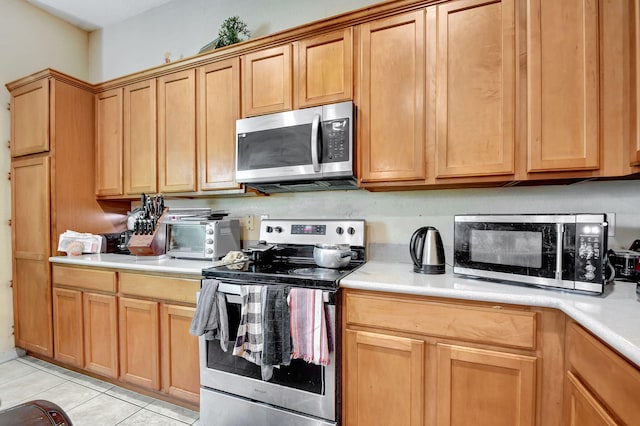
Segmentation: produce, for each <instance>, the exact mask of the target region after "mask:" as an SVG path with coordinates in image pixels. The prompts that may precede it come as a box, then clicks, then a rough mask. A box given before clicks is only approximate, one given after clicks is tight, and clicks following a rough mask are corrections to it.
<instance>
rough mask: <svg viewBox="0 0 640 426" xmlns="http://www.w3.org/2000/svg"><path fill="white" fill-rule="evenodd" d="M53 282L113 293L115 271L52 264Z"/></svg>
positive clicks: (114, 288) (114, 290)
mask: <svg viewBox="0 0 640 426" xmlns="http://www.w3.org/2000/svg"><path fill="white" fill-rule="evenodd" d="M53 283H54V285H64V286H67V287H78V288H82V289H86V290H96V291H106V292H109V293H115V292H116V273H115V272H114V271H101V270H97V269H95V270H94V269H80V268H70V267H66V266H54V267H53Z"/></svg>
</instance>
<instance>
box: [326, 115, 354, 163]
mask: <svg viewBox="0 0 640 426" xmlns="http://www.w3.org/2000/svg"><path fill="white" fill-rule="evenodd" d="M349 129H350V123H349V119H348V118H341V119H337V120H330V121H323V122H322V162H323V163H333V162H339V161H349V140H350V138H349V133H350V130H349Z"/></svg>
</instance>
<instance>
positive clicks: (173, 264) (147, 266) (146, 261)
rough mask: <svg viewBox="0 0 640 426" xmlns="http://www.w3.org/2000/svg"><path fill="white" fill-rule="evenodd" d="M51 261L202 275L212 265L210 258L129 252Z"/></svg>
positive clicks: (60, 258)
mask: <svg viewBox="0 0 640 426" xmlns="http://www.w3.org/2000/svg"><path fill="white" fill-rule="evenodd" d="M49 262H51V263H58V264H66V265H77V266H87V267H93V268H113V269H126V270H132V271H140V272H151V273H165V274H176V275H190V276H195V277H201V276H202V269H203V268H208V267H210V266H212V262H211V261H210V260H187V259H174V258H172V257H169V256H132V255H128V254H113V253H101V254H83V255H81V256H54V257H50V258H49Z"/></svg>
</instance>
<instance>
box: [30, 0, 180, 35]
mask: <svg viewBox="0 0 640 426" xmlns="http://www.w3.org/2000/svg"><path fill="white" fill-rule="evenodd" d="M27 1H28V2H29V3H31V4H32V5H34V6H36V7H39V8H40V9H43V10H46V11H47V12H49V13H51V14H52V15H55V16H57V17H59V18H61V19H63V20H65V21H67V22H69V23H71V24H73V25H75V26H77V27H80V28H82V29H84V30H86V31H94V30H97V29H100V28H104V27H106V26H109V25H112V24H116V23H118V22H122V21H124V20H126V19H128V18H131V17H132V16H135V15H138V14H140V13H142V12H145V11H147V10H149V9H153V8H155V7H158V6H160V5H162V4H164V3H168V2H169V1H171V0H27Z"/></svg>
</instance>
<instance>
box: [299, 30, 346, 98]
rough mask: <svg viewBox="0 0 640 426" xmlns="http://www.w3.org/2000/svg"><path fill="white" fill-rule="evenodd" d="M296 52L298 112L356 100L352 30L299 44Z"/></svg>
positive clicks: (303, 41)
mask: <svg viewBox="0 0 640 426" xmlns="http://www.w3.org/2000/svg"><path fill="white" fill-rule="evenodd" d="M293 48H294V56H293V58H294V71H295V72H294V94H295V95H294V101H295V105H294V107H295V108H303V107H308V106H314V105H321V104H327V103H332V102H340V101H347V100H350V99H351V98H352V96H353V42H352V29H351V28H345V29H344V30H339V31H334V32H331V33H328V34H322V35H319V36H317V37H311V38H307V39H303V40H300V41H297V42H295V43H294V44H293Z"/></svg>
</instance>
